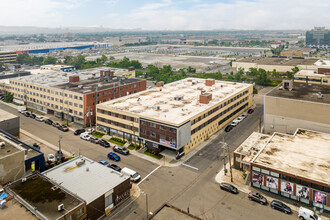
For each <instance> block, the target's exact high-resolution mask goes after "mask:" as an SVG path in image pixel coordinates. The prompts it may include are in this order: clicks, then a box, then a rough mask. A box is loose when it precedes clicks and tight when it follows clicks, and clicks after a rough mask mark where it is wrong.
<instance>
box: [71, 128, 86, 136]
mask: <svg viewBox="0 0 330 220" xmlns="http://www.w3.org/2000/svg"><path fill="white" fill-rule="evenodd" d="M84 132H85V129H83V128H82V129H78V130H76V131H75V132H74V133H73V134H74V135H80V134H81V133H84Z"/></svg>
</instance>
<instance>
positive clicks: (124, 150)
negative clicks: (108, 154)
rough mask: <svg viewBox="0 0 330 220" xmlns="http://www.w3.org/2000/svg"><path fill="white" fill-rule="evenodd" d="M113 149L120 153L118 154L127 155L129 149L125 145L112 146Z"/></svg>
mask: <svg viewBox="0 0 330 220" xmlns="http://www.w3.org/2000/svg"><path fill="white" fill-rule="evenodd" d="M113 151H114V152H117V153H120V154H124V155H128V154H129V150H128V149H127V148H126V147H122V146H119V145H116V146H114V147H113Z"/></svg>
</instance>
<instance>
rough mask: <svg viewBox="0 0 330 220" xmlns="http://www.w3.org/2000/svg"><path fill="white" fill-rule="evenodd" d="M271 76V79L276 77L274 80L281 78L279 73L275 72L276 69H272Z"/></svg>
mask: <svg viewBox="0 0 330 220" xmlns="http://www.w3.org/2000/svg"><path fill="white" fill-rule="evenodd" d="M271 75H272V77H276V78H279V77H281V76H280V73H279V72H277V71H276V69H273V71H272V74H271Z"/></svg>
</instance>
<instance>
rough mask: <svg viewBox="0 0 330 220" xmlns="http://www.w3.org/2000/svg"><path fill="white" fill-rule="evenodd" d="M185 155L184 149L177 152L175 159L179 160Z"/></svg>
mask: <svg viewBox="0 0 330 220" xmlns="http://www.w3.org/2000/svg"><path fill="white" fill-rule="evenodd" d="M183 156H184V151H183V150H182V151H177V152H176V154H175V159H177V160H179V159H180V158H181V157H183Z"/></svg>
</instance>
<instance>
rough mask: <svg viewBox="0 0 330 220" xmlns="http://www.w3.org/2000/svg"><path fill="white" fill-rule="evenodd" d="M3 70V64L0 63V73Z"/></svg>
mask: <svg viewBox="0 0 330 220" xmlns="http://www.w3.org/2000/svg"><path fill="white" fill-rule="evenodd" d="M4 68H5V64H4V63H3V62H0V71H2V70H3V69H4Z"/></svg>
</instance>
